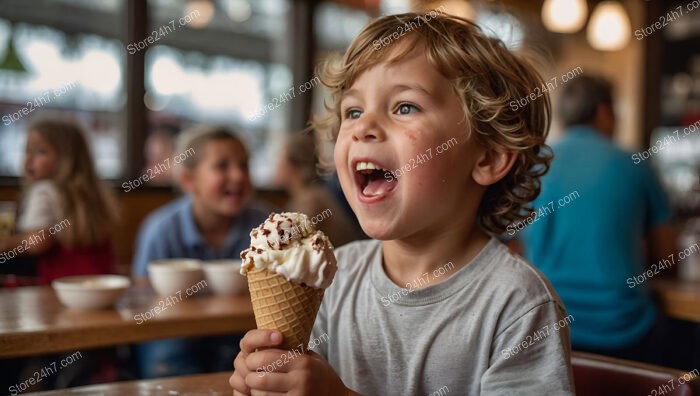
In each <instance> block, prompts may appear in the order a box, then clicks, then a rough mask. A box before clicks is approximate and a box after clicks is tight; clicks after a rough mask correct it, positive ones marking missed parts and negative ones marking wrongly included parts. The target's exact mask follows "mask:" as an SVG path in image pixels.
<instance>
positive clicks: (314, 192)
mask: <svg viewBox="0 0 700 396" xmlns="http://www.w3.org/2000/svg"><path fill="white" fill-rule="evenodd" d="M317 164H318V156H317V153H316V145H315V142H314V136H313V134H306V133H295V134H292V135H290V136H289V137H288V139H287V142H286V144H285V146H284V148H283V149H282V155H281V158H280V162H279V164H278V167H277V173H276V175H275V176H276V184H277V185H279V186H280V187H282V188H284V189H285V190H286V191H287V192H288V193H289V195H290V200H289V202H288V203H287V207H286V210H287V211H290V212H301V213H304V214H306V215H307V216H309V218H310V219H311V221H312V222H314V223H315V225H316V227H317V228H318V229H320V230H321V231H323V232H324V233H326V235H328V237H329V238H330V240H331V241H333V246H335V247H338V246H341V245H344V244H346V243H348V242H352V241H355V240H358V239H361V238H362V234H361V233H360V232H358V225H356V224H355V223H353V222H352V220H350V218H349V217H348V216H347V215H346V214H345V210H344V209H343V208H342V207H341V206H340V204H339V203H338V201H337V200H336V199H335V198H334V197H333V195H331V193H330V192H329V191H328V190H327V189H326V188H325V187H324V186H323V184H321V183H319V176H318V169H317Z"/></svg>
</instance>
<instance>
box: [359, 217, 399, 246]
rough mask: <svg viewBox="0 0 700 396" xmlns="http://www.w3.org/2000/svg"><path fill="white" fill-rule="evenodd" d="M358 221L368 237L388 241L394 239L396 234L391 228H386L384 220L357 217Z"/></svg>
mask: <svg viewBox="0 0 700 396" xmlns="http://www.w3.org/2000/svg"><path fill="white" fill-rule="evenodd" d="M359 221H360V227H362V231H364V232H365V234H367V236H368V237H370V238H372V239H376V240H379V241H388V240H391V239H395V238H396V235H395V233H394V232H392V230H391V229H388V228H387V227H386V223H385V222H381V221H376V220H375V221H371V220H368V221H363V220H362V219H359Z"/></svg>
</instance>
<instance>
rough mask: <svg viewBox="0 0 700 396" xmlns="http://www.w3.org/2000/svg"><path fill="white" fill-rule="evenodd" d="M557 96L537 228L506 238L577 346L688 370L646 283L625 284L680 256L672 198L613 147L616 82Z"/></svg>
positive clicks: (592, 81) (519, 228)
mask: <svg viewBox="0 0 700 396" xmlns="http://www.w3.org/2000/svg"><path fill="white" fill-rule="evenodd" d="M561 90H562V91H561V97H560V102H559V107H558V115H559V116H560V118H561V119H562V121H563V122H564V124H565V126H566V131H565V133H564V136H563V138H562V139H561V140H560V141H558V142H557V143H556V144H554V145H553V146H552V149H553V151H554V160H553V162H552V164H551V169H550V171H549V172H548V173H547V174H546V175H545V176H544V177H543V179H542V192H541V194H540V196H539V197H538V198H537V200H536V201H535V202H534V203H533V208H534V211H535V214H534V215H533V216H532V217H533V218H532V223H529V222H528V223H524V224H516V225H514V226H511V227H512V228H509V231H510V232H509V233H510V234H511V235H515V237H516V238H519V239H520V240H521V241H522V242H523V248H524V255H525V257H526V258H527V259H528V260H529V261H530V262H531V263H533V264H534V265H536V266H537V267H538V268H539V269H540V270H541V271H542V272H543V273H544V274H545V275H546V276H547V278H548V279H549V280H550V281H551V283H552V285H553V286H554V288H555V289H556V291H557V293H558V294H559V296H560V297H561V299H562V301H563V302H564V305H565V306H566V309H567V311H568V313H569V314H571V315H572V316H573V318H574V320H573V321H572V323H571V325H570V326H571V340H572V344H573V348H574V349H577V350H586V351H590V352H594V353H599V354H605V355H610V356H616V357H620V358H626V359H632V360H638V361H645V362H649V363H655V364H660V365H665V366H676V367H679V366H682V365H684V364H683V363H680V362H679V361H678V358H677V357H674V353H673V351H672V349H673V347H672V346H671V345H672V343H671V342H670V341H671V338H672V336H671V334H670V331H671V330H670V326H669V323H668V320H666V319H665V318H664V317H663V316H662V313H661V312H659V311H658V310H657V308H656V307H655V304H654V300H653V298H652V294H651V292H650V289H649V282H648V280H647V281H646V282H642V283H641V284H636V283H635V284H634V285H630V283H629V282H628V279H630V278H634V277H636V276H638V275H640V274H643V273H644V272H645V271H646V270H647V269H648V268H649V267H648V264H649V263H651V262H656V261H657V260H660V259H666V260H669V257H674V256H676V253H677V251H678V249H677V248H676V246H675V238H674V236H673V234H674V233H673V229H672V227H671V224H670V220H671V214H672V213H671V207H670V205H669V202H668V200H667V199H666V197H665V196H664V193H663V190H662V188H661V186H660V184H659V183H658V181H657V179H656V177H655V176H654V174H653V173H652V171H651V169H650V168H648V166H647V165H646V163H639V164H635V163H634V162H633V161H632V159H631V156H630V153H627V152H625V151H623V150H622V149H620V148H618V147H616V146H615V145H614V144H613V142H612V141H611V138H612V135H613V131H614V128H615V114H614V111H613V101H612V89H611V86H610V84H609V83H608V82H607V81H605V80H603V79H602V78H596V77H590V76H579V77H577V78H576V79H574V80H572V81H569V82H568V83H567V84H566V85H565V86H563V87H562V88H561ZM645 241H646V244H645ZM671 255H673V256H671ZM669 272H670V271H669ZM676 348H678V347H676Z"/></svg>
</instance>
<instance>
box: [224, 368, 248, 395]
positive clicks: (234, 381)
mask: <svg viewBox="0 0 700 396" xmlns="http://www.w3.org/2000/svg"><path fill="white" fill-rule="evenodd" d="M228 384H229V385H231V388H233V395H234V396H237V395H250V388H249V387H248V385H246V383H245V379H244V378H243V375H241V374H239V373H234V374H233V375H232V376H231V378H229V379H228Z"/></svg>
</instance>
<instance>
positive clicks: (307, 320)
mask: <svg viewBox="0 0 700 396" xmlns="http://www.w3.org/2000/svg"><path fill="white" fill-rule="evenodd" d="M246 275H247V277H248V289H249V290H250V299H251V301H252V303H253V313H254V314H255V323H256V324H257V326H258V329H273V330H278V331H280V332H281V333H282V335H283V336H284V340H283V344H282V347H283V348H285V349H289V350H292V349H298V350H300V351H303V352H306V349H307V345H308V343H309V338H310V337H311V330H312V329H313V327H314V321H316V314H317V313H318V308H319V307H320V306H321V300H322V299H323V290H321V289H315V288H313V287H309V286H302V285H300V284H297V283H294V282H291V281H288V280H287V279H285V278H284V277H282V276H281V275H278V274H277V273H275V272H272V271H268V270H267V269H263V270H258V269H253V270H250V271H248V273H247V274H246Z"/></svg>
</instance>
